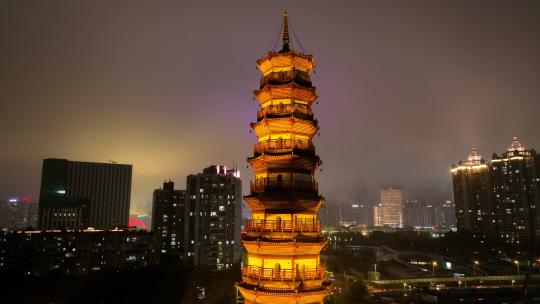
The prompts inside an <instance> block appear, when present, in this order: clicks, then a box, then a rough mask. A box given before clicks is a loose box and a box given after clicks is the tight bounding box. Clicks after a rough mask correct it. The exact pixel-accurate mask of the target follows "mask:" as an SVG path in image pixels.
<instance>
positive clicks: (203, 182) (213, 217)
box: [184, 166, 242, 270]
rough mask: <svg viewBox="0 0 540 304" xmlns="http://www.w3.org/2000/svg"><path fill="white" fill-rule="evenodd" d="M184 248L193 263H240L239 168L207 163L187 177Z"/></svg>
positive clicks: (224, 265)
mask: <svg viewBox="0 0 540 304" xmlns="http://www.w3.org/2000/svg"><path fill="white" fill-rule="evenodd" d="M185 208H186V220H185V230H184V231H185V233H184V250H185V254H184V256H185V259H186V263H187V264H188V265H190V266H192V267H208V268H209V269H211V270H222V269H227V268H229V267H231V266H232V265H234V264H237V263H240V258H241V244H240V225H241V222H240V220H241V214H242V182H241V180H240V173H239V171H238V170H234V169H229V170H228V169H227V167H225V166H210V167H208V168H206V169H204V170H203V172H202V173H199V174H197V175H189V176H188V177H187V187H186V205H185Z"/></svg>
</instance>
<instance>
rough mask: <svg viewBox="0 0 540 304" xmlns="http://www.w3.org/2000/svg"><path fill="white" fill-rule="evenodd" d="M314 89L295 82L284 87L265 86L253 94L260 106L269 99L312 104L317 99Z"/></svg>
mask: <svg viewBox="0 0 540 304" xmlns="http://www.w3.org/2000/svg"><path fill="white" fill-rule="evenodd" d="M315 91H316V88H315V87H309V88H308V87H303V86H301V85H299V84H297V83H295V82H290V83H288V84H286V85H272V84H267V85H265V86H264V87H263V88H262V89H260V90H256V91H254V92H253V94H254V95H255V97H257V99H258V100H259V102H260V103H261V104H263V103H265V102H267V101H269V100H271V99H287V98H293V99H297V100H302V101H305V102H307V103H313V101H315V99H317V97H318V96H317V94H316V93H315Z"/></svg>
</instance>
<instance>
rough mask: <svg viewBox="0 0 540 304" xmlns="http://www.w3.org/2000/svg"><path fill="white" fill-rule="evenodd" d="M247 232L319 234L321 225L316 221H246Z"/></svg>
mask: <svg viewBox="0 0 540 304" xmlns="http://www.w3.org/2000/svg"><path fill="white" fill-rule="evenodd" d="M246 230H247V231H260V232H275V231H277V232H319V231H321V223H320V222H319V221H318V220H316V219H303V220H295V221H294V220H293V221H290V220H264V219H258V220H248V221H247V223H246Z"/></svg>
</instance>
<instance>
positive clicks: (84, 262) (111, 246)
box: [0, 228, 159, 276]
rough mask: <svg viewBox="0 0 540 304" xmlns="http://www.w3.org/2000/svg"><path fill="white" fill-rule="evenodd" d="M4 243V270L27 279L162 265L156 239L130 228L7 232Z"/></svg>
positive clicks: (0, 262)
mask: <svg viewBox="0 0 540 304" xmlns="http://www.w3.org/2000/svg"><path fill="white" fill-rule="evenodd" d="M0 243H1V250H0V270H9V271H15V272H19V273H24V274H26V275H37V276H44V275H47V274H50V273H62V274H66V275H84V274H89V273H92V272H96V271H103V270H112V269H137V268H142V267H148V266H151V265H156V264H157V263H158V262H159V255H158V251H157V248H156V247H157V246H156V242H155V239H154V237H153V235H152V234H149V233H147V232H145V231H140V230H133V229H127V228H125V229H112V230H96V229H91V228H90V229H85V230H46V231H40V230H36V231H34V230H26V231H3V232H1V233H0Z"/></svg>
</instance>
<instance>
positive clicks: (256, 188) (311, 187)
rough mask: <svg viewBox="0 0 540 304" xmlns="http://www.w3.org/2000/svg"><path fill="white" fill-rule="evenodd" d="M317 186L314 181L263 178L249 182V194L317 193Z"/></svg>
mask: <svg viewBox="0 0 540 304" xmlns="http://www.w3.org/2000/svg"><path fill="white" fill-rule="evenodd" d="M318 190H319V184H318V183H317V182H315V181H299V180H294V179H293V180H291V179H288V178H279V177H265V178H257V179H255V180H254V181H251V192H255V193H261V192H265V191H299V192H311V191H314V192H318Z"/></svg>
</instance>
